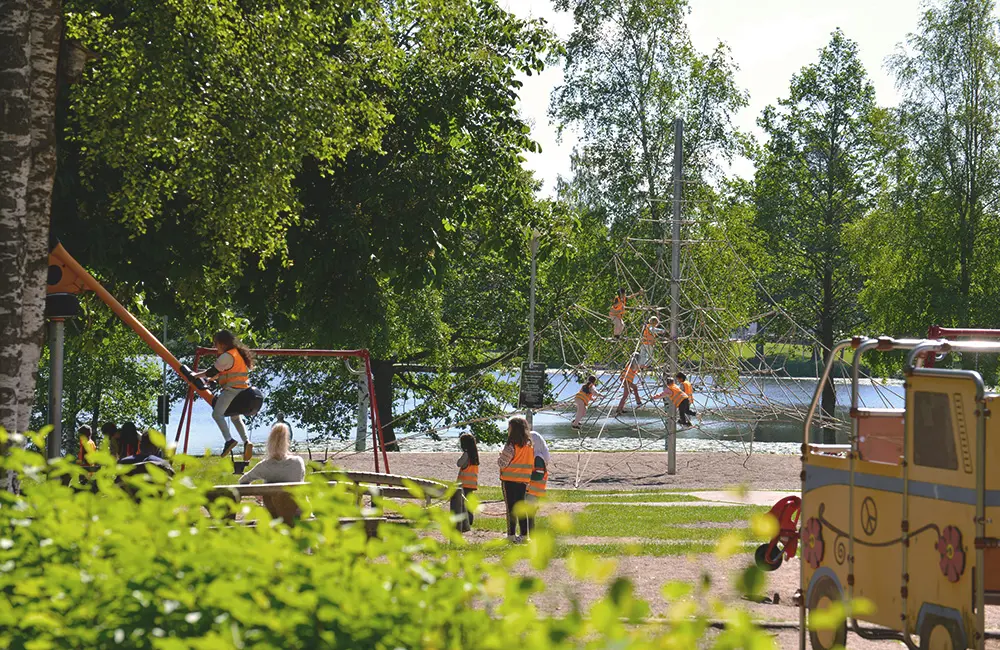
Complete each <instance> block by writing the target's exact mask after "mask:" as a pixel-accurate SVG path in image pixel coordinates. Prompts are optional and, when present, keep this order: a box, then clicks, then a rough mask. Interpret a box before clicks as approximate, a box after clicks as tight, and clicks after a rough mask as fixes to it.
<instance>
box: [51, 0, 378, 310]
mask: <svg viewBox="0 0 1000 650" xmlns="http://www.w3.org/2000/svg"><path fill="white" fill-rule="evenodd" d="M67 26H68V34H69V36H70V37H71V38H73V39H76V40H77V41H79V42H80V44H81V45H82V46H83V47H84V48H87V49H89V50H92V51H93V52H95V53H96V55H97V58H96V61H95V62H94V63H93V64H92V65H91V66H90V67H89V68H88V70H87V72H86V74H85V77H84V83H82V84H80V85H79V86H77V87H76V88H75V89H74V91H73V94H72V100H71V110H70V115H71V124H72V125H73V135H72V139H73V142H74V145H75V146H76V148H77V151H78V152H79V155H80V164H81V171H82V173H83V177H84V182H85V183H91V184H92V183H93V182H97V183H104V182H106V181H107V175H108V174H113V175H114V176H115V179H114V184H113V187H112V189H111V193H110V201H109V202H108V204H107V206H106V207H107V209H108V210H110V211H111V212H112V214H114V215H116V216H117V217H118V218H119V219H120V220H121V221H122V223H123V224H125V226H126V227H127V228H128V230H129V231H130V232H131V233H133V234H142V233H144V232H146V231H147V229H153V230H154V231H155V230H159V229H161V228H162V227H164V226H165V225H167V224H165V223H164V221H167V223H169V218H173V219H185V220H191V221H193V222H194V223H193V224H192V226H193V227H192V229H191V231H190V232H191V233H192V235H193V236H194V237H195V238H198V239H200V240H203V241H205V242H208V243H209V245H208V246H200V247H198V248H199V249H200V251H201V252H202V253H204V254H205V255H206V257H205V258H204V261H205V262H207V263H206V264H205V265H204V268H203V269H202V272H203V274H205V275H207V276H209V278H210V279H211V280H212V281H215V282H218V281H220V280H224V279H225V278H226V277H227V276H228V274H229V273H231V272H233V271H235V270H238V269H239V267H240V264H241V259H240V258H241V255H242V254H244V252H246V251H252V252H253V253H254V254H256V255H259V256H260V257H262V258H267V257H270V256H272V255H276V254H280V253H281V252H282V251H283V249H284V245H285V244H284V236H285V232H286V229H287V228H288V227H289V226H290V225H292V224H294V223H295V222H296V217H297V215H298V212H299V205H298V200H297V197H296V194H295V190H294V188H293V180H294V178H295V176H296V174H297V173H298V172H299V171H300V170H301V167H302V163H303V160H304V159H305V158H306V157H310V158H312V159H313V160H315V161H318V163H319V165H320V167H321V169H323V170H326V171H329V170H331V168H332V166H333V165H334V164H335V163H337V162H338V161H340V160H342V159H343V158H344V157H345V156H346V155H347V154H348V153H349V152H350V151H352V150H355V149H357V148H368V149H375V148H378V146H379V138H380V135H381V131H382V128H383V127H384V125H385V123H386V122H387V120H388V119H389V113H388V111H387V109H386V107H385V105H384V104H382V103H381V102H380V101H379V100H378V98H377V96H374V95H372V94H370V93H368V92H367V91H368V89H369V88H370V87H371V86H372V85H373V84H374V85H378V84H380V83H384V81H385V79H386V77H387V74H388V72H389V70H391V68H392V66H393V65H394V60H395V51H394V49H393V47H392V44H391V42H390V41H389V39H388V38H387V33H386V30H385V24H384V18H383V17H382V13H381V5H379V4H378V3H376V2H367V1H366V0H358V2H351V3H348V4H346V5H344V4H339V3H331V2H320V3H313V2H305V1H293V2H285V3H281V4H278V5H275V4H272V3H266V2H236V1H235V0H223V1H222V2H217V3H213V4H212V5H209V6H206V5H205V4H204V3H202V2H196V1H192V0H171V1H169V2H158V1H157V2H139V3H120V2H116V1H114V0H107V1H105V0H79V1H74V2H69V3H67ZM164 213H166V214H167V215H169V217H168V219H166V220H164V218H163V216H164ZM202 295H203V294H202Z"/></svg>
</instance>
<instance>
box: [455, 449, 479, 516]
mask: <svg viewBox="0 0 1000 650" xmlns="http://www.w3.org/2000/svg"><path fill="white" fill-rule="evenodd" d="M458 444H459V446H460V447H461V448H462V455H461V456H459V458H458V463H457V465H458V484H459V486H460V487H461V489H462V500H463V501H464V500H465V498H466V497H468V496H469V495H470V494H472V493H473V492H475V491H476V490H478V489H479V448H478V447H477V446H476V437H475V436H474V435H472V434H471V433H463V434H462V435H461V436H459V438H458ZM464 511H465V513H466V515H467V516H468V519H469V526H472V520H473V519H474V516H473V513H472V511H471V510H469V508H468V504H465V507H464Z"/></svg>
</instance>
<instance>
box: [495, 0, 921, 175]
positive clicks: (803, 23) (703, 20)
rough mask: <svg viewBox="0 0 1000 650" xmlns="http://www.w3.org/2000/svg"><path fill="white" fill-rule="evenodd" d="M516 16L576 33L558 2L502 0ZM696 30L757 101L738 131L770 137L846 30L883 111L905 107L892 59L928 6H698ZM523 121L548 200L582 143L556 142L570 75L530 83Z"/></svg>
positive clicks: (879, 0) (906, 1) (734, 0)
mask: <svg viewBox="0 0 1000 650" xmlns="http://www.w3.org/2000/svg"><path fill="white" fill-rule="evenodd" d="M500 4H501V5H502V6H505V7H506V8H507V10H508V11H511V12H512V13H514V14H516V15H517V16H520V17H522V18H528V17H531V18H544V19H545V21H546V22H547V23H548V25H549V28H550V29H552V30H553V31H555V32H556V34H557V35H558V36H559V37H560V38H566V37H567V36H568V35H569V34H570V33H571V31H572V29H573V20H572V16H571V15H570V14H568V13H559V12H556V11H555V10H554V9H553V8H552V3H551V2H550V0H500ZM690 4H691V13H690V16H689V17H688V27H689V29H690V31H691V39H692V40H693V42H694V45H695V47H697V48H698V50H699V51H701V52H708V51H709V50H711V49H712V48H713V47H715V45H716V44H717V43H718V42H719V41H723V42H725V43H726V44H728V45H729V47H730V49H731V51H732V56H733V59H734V60H735V61H736V64H737V65H738V66H739V70H738V72H737V75H736V82H737V83H738V84H739V85H740V86H741V87H742V88H744V89H745V90H747V91H748V92H749V94H750V105H749V106H748V107H747V108H745V109H744V110H743V111H741V112H740V113H739V114H738V115H737V116H736V118H735V124H736V126H737V128H739V129H741V130H743V131H747V132H750V133H753V134H754V135H756V136H757V137H758V138H761V137H762V136H763V134H762V132H761V130H760V129H759V128H758V127H757V123H756V122H757V117H758V116H759V115H760V113H761V111H762V110H763V109H764V107H765V106H767V105H768V104H773V103H775V102H776V101H777V100H778V98H780V97H784V96H786V95H787V94H788V84H789V82H790V81H791V78H792V75H793V74H795V73H796V72H797V71H798V70H800V69H801V68H802V67H804V66H806V65H808V64H810V63H813V62H814V61H816V60H817V58H818V56H819V50H820V48H822V47H823V46H824V45H826V44H827V43H828V42H829V40H830V34H831V32H833V30H835V29H836V28H838V27H839V28H841V29H842V30H843V31H844V34H845V35H846V36H847V37H848V38H850V39H852V40H854V41H855V42H857V43H858V48H859V51H860V56H861V61H862V63H863V64H864V65H865V68H866V69H867V71H868V75H869V78H870V79H871V81H872V84H873V85H874V86H875V92H876V95H877V99H878V102H879V103H880V104H881V105H883V106H892V105H895V104H897V103H898V101H899V94H898V92H897V90H896V87H895V83H894V80H893V78H892V76H891V75H890V74H889V73H888V72H887V70H886V67H885V60H886V58H887V57H888V56H889V55H890V54H892V53H893V52H894V51H895V50H896V47H897V45H899V44H901V43H903V42H904V41H905V39H906V36H907V34H908V33H910V32H913V31H914V30H915V29H916V27H917V21H918V19H919V16H920V12H921V7H922V6H923V4H922V2H921V0H838V1H837V2H824V3H820V2H809V1H807V0H690ZM522 81H523V82H524V87H523V88H522V89H521V102H520V109H521V114H522V115H523V116H524V117H525V118H526V119H527V120H528V121H529V122H530V123H531V124H532V135H533V137H534V139H535V141H536V142H538V143H539V144H540V145H541V147H542V152H541V153H538V154H536V153H529V154H527V166H528V168H530V169H531V170H533V171H534V172H535V175H536V176H537V177H538V178H539V179H541V180H543V181H544V183H545V186H544V190H543V193H544V194H551V192H552V189H553V187H554V185H555V180H556V178H557V176H559V175H562V176H568V175H569V154H570V152H571V151H572V148H573V143H574V141H575V138H574V137H572V135H570V136H569V137H567V136H566V134H564V137H563V142H562V143H559V142H557V141H556V131H555V127H553V126H552V125H550V124H549V118H548V113H547V111H548V106H549V95H550V93H551V92H552V89H553V88H554V87H555V86H557V85H559V84H560V83H562V70H561V68H558V67H550V68H546V70H545V71H544V72H543V73H542V74H541V75H536V76H532V77H523V78H522ZM732 171H733V172H734V173H736V174H739V175H740V176H743V177H750V176H752V175H753V166H752V164H751V163H750V162H749V161H747V160H742V161H737V162H736V163H735V164H734V165H733V169H732Z"/></svg>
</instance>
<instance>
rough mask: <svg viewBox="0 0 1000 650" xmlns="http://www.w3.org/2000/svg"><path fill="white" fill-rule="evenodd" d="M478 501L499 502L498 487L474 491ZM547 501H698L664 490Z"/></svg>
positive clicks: (562, 494)
mask: <svg viewBox="0 0 1000 650" xmlns="http://www.w3.org/2000/svg"><path fill="white" fill-rule="evenodd" d="M476 496H477V497H479V500H480V501H500V500H502V499H503V493H501V491H500V488H498V487H481V488H479V490H477V491H476ZM546 498H547V499H548V500H549V501H555V502H558V503H580V502H589V503H630V502H631V503H681V502H694V501H698V500H699V499H698V497H693V496H691V495H689V494H677V493H672V492H665V491H664V490H658V489H652V490H627V491H623V492H622V493H621V494H615V493H614V492H608V491H607V490H594V491H588V490H549V491H548V492H546Z"/></svg>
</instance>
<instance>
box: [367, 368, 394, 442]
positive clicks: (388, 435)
mask: <svg viewBox="0 0 1000 650" xmlns="http://www.w3.org/2000/svg"><path fill="white" fill-rule="evenodd" d="M395 374H396V368H395V364H394V363H393V362H392V361H381V360H375V359H372V378H373V379H374V381H375V401H377V402H378V418H379V420H380V421H381V422H382V441H383V442H384V443H385V449H386V451H399V443H397V442H396V433H395V430H394V427H393V424H392V393H393V390H392V382H393V377H394V376H395Z"/></svg>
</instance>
